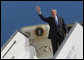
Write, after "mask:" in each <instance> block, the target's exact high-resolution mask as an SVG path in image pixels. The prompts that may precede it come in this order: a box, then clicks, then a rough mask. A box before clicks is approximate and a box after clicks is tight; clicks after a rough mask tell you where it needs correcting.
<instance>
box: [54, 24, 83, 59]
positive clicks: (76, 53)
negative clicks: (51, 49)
mask: <svg viewBox="0 0 84 60" xmlns="http://www.w3.org/2000/svg"><path fill="white" fill-rule="evenodd" d="M54 59H83V27H82V26H81V25H80V24H79V23H75V24H74V25H73V27H72V28H71V30H70V32H69V34H68V36H66V38H65V39H64V41H63V43H62V44H61V46H60V47H59V49H58V51H57V52H56V54H55V55H54Z"/></svg>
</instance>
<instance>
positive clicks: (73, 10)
mask: <svg viewBox="0 0 84 60" xmlns="http://www.w3.org/2000/svg"><path fill="white" fill-rule="evenodd" d="M37 5H38V6H40V8H41V12H42V14H43V15H44V16H45V17H49V16H51V15H50V11H51V9H56V10H57V15H58V16H60V17H63V18H64V21H65V23H66V24H68V23H74V22H83V1H1V47H2V46H3V45H4V43H5V42H6V41H7V40H8V39H9V38H10V36H11V35H12V34H13V33H14V32H15V31H16V30H19V29H20V28H22V27H24V26H32V25H38V24H46V23H45V22H44V21H42V20H41V19H40V18H39V16H38V13H37V11H36V6H37Z"/></svg>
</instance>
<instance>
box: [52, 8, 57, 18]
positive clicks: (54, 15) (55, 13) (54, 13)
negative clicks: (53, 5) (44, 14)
mask: <svg viewBox="0 0 84 60" xmlns="http://www.w3.org/2000/svg"><path fill="white" fill-rule="evenodd" d="M51 16H52V17H56V16H57V11H56V9H52V10H51Z"/></svg>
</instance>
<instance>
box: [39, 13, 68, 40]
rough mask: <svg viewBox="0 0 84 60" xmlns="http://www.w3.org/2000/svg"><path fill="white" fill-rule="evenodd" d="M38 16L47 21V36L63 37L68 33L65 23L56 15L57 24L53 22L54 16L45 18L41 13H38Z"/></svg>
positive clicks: (51, 37)
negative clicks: (48, 28)
mask: <svg viewBox="0 0 84 60" xmlns="http://www.w3.org/2000/svg"><path fill="white" fill-rule="evenodd" d="M39 16H40V18H41V19H42V20H43V21H45V22H47V23H48V24H49V26H50V30H49V36H48V38H50V39H53V38H56V39H57V38H58V37H60V38H62V37H63V38H64V36H65V34H66V33H68V29H67V27H66V24H65V23H64V21H63V18H61V17H58V25H56V23H55V18H53V17H48V18H45V17H44V16H43V15H42V14H39Z"/></svg>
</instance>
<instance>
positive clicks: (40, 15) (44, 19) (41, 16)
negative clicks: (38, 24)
mask: <svg viewBox="0 0 84 60" xmlns="http://www.w3.org/2000/svg"><path fill="white" fill-rule="evenodd" d="M36 10H37V12H38V15H39V17H40V18H41V19H42V20H43V21H45V22H49V21H50V20H49V18H46V17H44V16H43V15H42V14H41V9H40V7H39V6H37V7H36Z"/></svg>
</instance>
